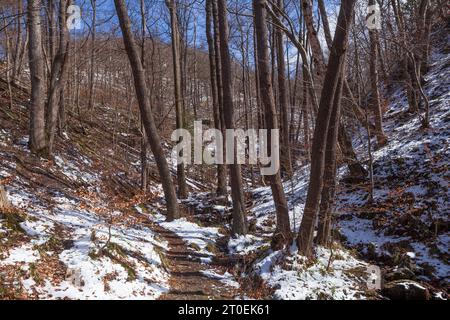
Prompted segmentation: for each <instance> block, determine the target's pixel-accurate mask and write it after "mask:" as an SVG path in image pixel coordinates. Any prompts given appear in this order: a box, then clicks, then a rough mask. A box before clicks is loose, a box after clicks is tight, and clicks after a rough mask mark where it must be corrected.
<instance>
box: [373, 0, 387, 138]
mask: <svg viewBox="0 0 450 320" xmlns="http://www.w3.org/2000/svg"><path fill="white" fill-rule="evenodd" d="M373 5H375V0H369V6H373ZM369 38H370V59H369V60H370V86H371V89H372V110H373V113H374V115H375V134H376V136H377V142H378V145H379V146H383V145H385V144H386V143H387V137H386V135H385V134H384V131H383V115H382V112H381V104H380V90H379V89H378V68H377V62H378V36H377V30H376V29H369Z"/></svg>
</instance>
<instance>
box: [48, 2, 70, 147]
mask: <svg viewBox="0 0 450 320" xmlns="http://www.w3.org/2000/svg"><path fill="white" fill-rule="evenodd" d="M66 11H67V2H66V0H61V2H60V12H59V30H60V39H59V48H58V51H57V53H56V54H55V56H54V60H53V62H52V68H51V74H50V88H49V93H48V98H47V107H46V124H45V125H46V133H47V139H48V150H49V153H50V154H52V153H53V145H54V140H55V131H56V125H57V121H58V114H59V107H60V104H59V98H60V93H61V90H62V87H63V86H64V84H65V83H64V81H65V73H66V67H67V64H66V61H67V50H68V44H69V36H68V32H67V26H66Z"/></svg>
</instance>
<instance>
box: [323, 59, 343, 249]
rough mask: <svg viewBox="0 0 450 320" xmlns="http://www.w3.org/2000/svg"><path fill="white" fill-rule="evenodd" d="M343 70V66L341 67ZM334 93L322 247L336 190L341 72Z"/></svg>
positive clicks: (327, 230)
mask: <svg viewBox="0 0 450 320" xmlns="http://www.w3.org/2000/svg"><path fill="white" fill-rule="evenodd" d="M341 68H343V69H344V65H343V66H342V67H341ZM341 74H342V76H341V78H339V81H338V84H337V87H336V91H335V93H334V98H333V111H332V113H331V118H330V124H329V127H328V134H327V146H326V149H325V169H324V177H323V188H322V195H321V199H320V208H319V227H318V232H317V243H318V244H320V245H323V246H328V245H329V244H330V232H331V221H332V211H333V204H334V195H335V190H336V167H337V165H336V154H337V152H336V150H337V137H338V130H339V118H340V113H341V94H342V83H343V81H342V77H344V70H342V71H341Z"/></svg>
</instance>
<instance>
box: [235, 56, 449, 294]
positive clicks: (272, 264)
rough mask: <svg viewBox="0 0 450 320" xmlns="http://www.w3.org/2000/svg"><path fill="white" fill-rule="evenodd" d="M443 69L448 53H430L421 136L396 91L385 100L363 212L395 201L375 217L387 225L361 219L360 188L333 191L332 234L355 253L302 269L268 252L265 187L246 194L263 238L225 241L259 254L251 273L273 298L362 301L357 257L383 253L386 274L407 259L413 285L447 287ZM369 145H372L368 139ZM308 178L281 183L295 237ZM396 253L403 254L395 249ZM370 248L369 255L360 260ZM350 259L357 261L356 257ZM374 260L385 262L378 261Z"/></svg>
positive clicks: (359, 143)
mask: <svg viewBox="0 0 450 320" xmlns="http://www.w3.org/2000/svg"><path fill="white" fill-rule="evenodd" d="M449 65H450V54H448V53H447V54H442V53H439V50H435V51H434V53H433V56H432V62H431V65H430V71H429V73H428V74H427V76H426V77H425V79H426V85H425V90H426V93H427V95H428V97H430V127H431V128H430V129H428V130H421V129H420V126H421V123H420V120H419V117H418V115H410V114H408V113H407V112H406V110H407V108H408V106H407V99H406V97H405V94H404V92H403V89H402V88H399V89H397V90H396V91H395V92H394V93H393V94H392V97H391V99H390V101H389V103H390V105H389V108H388V109H389V111H388V112H387V113H386V114H385V122H384V129H385V133H386V134H387V135H388V137H389V144H388V145H386V146H385V147H382V148H380V149H379V150H376V151H375V152H374V153H373V157H374V179H375V190H374V200H375V204H374V207H375V210H372V209H373V207H372V208H371V209H370V210H372V211H375V212H376V207H377V204H379V205H380V207H381V206H383V207H385V205H384V204H383V203H384V202H387V201H392V198H393V197H394V198H396V199H397V203H394V204H393V205H392V206H390V207H389V208H388V209H386V210H387V211H389V213H388V214H384V213H383V212H378V213H377V214H379V216H378V217H383V218H385V219H386V220H385V221H383V223H380V225H381V227H379V226H378V225H377V222H378V221H377V219H378V218H375V219H374V216H369V217H368V216H364V215H363V214H361V213H364V212H365V210H366V208H365V206H366V204H367V199H368V191H367V186H366V185H359V186H358V185H356V186H352V185H346V184H345V183H341V184H340V185H339V187H338V194H337V200H336V205H337V208H336V211H337V216H338V217H337V226H336V228H337V229H338V230H339V232H340V233H341V234H342V236H343V237H344V239H345V241H344V243H345V244H346V246H347V247H348V248H351V249H357V251H359V252H358V254H357V255H355V253H356V252H355V251H353V253H352V254H350V253H349V251H347V250H346V249H342V248H340V249H337V250H338V253H335V255H336V256H338V257H339V259H332V261H331V263H330V265H328V264H329V256H330V254H331V252H330V250H328V249H325V248H318V250H317V252H316V261H315V262H314V263H312V264H305V263H304V261H303V260H302V258H301V257H299V256H297V255H296V253H295V250H291V252H290V253H289V254H287V255H286V254H285V253H282V252H280V251H275V252H274V251H272V250H270V249H269V250H268V243H269V240H270V238H269V237H270V235H271V233H272V232H273V230H274V227H275V206H274V202H273V200H272V196H271V192H270V188H268V187H265V188H258V189H255V190H253V191H252V194H253V200H254V202H255V205H254V207H253V208H252V210H251V212H250V216H249V219H250V221H252V220H253V223H254V224H255V225H256V228H257V230H258V231H257V234H259V235H262V236H261V237H256V236H252V235H247V236H245V237H243V236H242V237H239V238H237V239H230V240H229V243H228V246H229V251H230V252H231V253H237V254H242V255H247V254H249V253H251V252H258V251H265V254H263V258H262V259H260V260H258V261H257V263H256V265H255V270H256V272H257V273H258V274H259V275H260V276H261V277H262V278H263V279H264V280H265V281H266V282H267V283H268V284H269V285H270V286H272V287H273V288H275V294H274V297H276V298H279V299H307V298H311V299H314V298H332V299H362V298H364V296H365V294H366V290H365V289H367V279H368V273H367V272H366V269H367V266H368V264H367V263H366V262H363V261H362V259H365V260H370V261H372V262H373V263H377V257H378V258H383V259H384V258H386V255H387V256H389V258H390V260H391V261H390V264H387V265H388V266H389V267H387V269H388V270H389V271H397V270H399V268H403V267H405V264H404V263H403V262H404V261H405V260H407V262H408V263H407V266H408V268H411V269H412V271H413V273H415V275H416V277H415V279H416V280H419V281H425V282H428V281H430V280H438V281H440V283H441V284H442V285H444V286H445V283H447V284H448V280H449V278H450V266H449V263H448V261H449V248H450V233H449V231H448V228H446V227H445V226H448V223H449V221H448V218H449V213H450V211H449V208H448V203H450V194H449V191H448V180H449V176H448V160H449V158H450V157H449V153H450V148H449V140H448V139H449V136H450V128H449V116H450V102H449V101H450V68H449ZM364 134H365V132H364V131H361V132H360V133H359V134H358V135H357V136H358V137H357V138H356V139H354V145H355V148H356V150H357V152H358V156H359V157H360V159H362V160H363V163H365V165H367V158H368V157H367V150H366V147H367V141H366V140H367V138H366V136H364ZM372 143H373V145H374V144H375V141H372ZM346 173H347V170H346V169H345V168H344V167H342V168H341V169H340V170H339V176H340V177H341V178H343V177H344V176H345V175H346ZM308 180H309V167H308V166H305V167H303V168H301V169H299V170H297V171H296V173H295V175H294V177H293V178H292V179H291V180H287V181H285V182H284V189H285V192H286V195H287V198H288V203H289V214H290V219H291V229H292V231H293V232H297V231H298V228H299V225H300V222H301V219H302V213H303V208H304V203H305V200H306V193H307V186H308ZM411 194H412V197H413V199H414V201H413V205H411V206H410V207H406V208H405V206H401V205H400V203H401V204H403V203H402V200H404V199H405V198H407V197H408V196H411ZM389 199H390V200H389ZM407 209H408V210H412V212H415V211H414V210H416V212H420V214H419V216H418V217H417V219H415V217H414V214H413V215H411V214H409V213H408V214H406V212H405V211H406V210H407ZM370 210H369V211H370ZM366 211H367V210H366ZM402 217H404V219H411V221H412V222H411V224H412V226H411V228H409V229H406V228H405V229H403V226H402V221H404V220H402ZM416 220H417V222H416ZM419 222H420V223H419ZM418 224H419V227H420V224H423V226H422V227H423V229H425V230H426V232H421V230H420V228H418ZM442 229H443V230H442ZM408 231H410V232H408ZM414 233H419V234H418V235H417V234H414ZM392 248H394V249H395V250H392ZM399 248H402V250H398V249H399ZM370 250H372V251H374V253H375V255H372V256H367V253H368V251H370ZM335 251H336V250H335ZM397 255H400V257H398V256H397ZM356 256H359V257H360V258H355V257H356ZM281 257H283V259H282V258H281ZM396 259H397V260H398V261H397V260H396ZM378 261H379V262H380V263H381V264H384V263H385V262H384V261H383V260H381V261H380V260H378ZM280 264H281V265H280ZM392 264H394V265H392ZM327 266H328V268H327ZM327 269H328V270H327ZM356 270H358V272H355V271H356Z"/></svg>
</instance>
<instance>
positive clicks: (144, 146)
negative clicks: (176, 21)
mask: <svg viewBox="0 0 450 320" xmlns="http://www.w3.org/2000/svg"><path fill="white" fill-rule="evenodd" d="M140 10H141V34H142V43H141V61H142V66H143V68H144V72H145V69H146V63H145V36H146V29H147V24H146V20H145V1H144V0H141V1H140ZM139 123H140V127H141V135H142V137H141V190H142V191H143V192H146V191H147V184H148V181H147V180H148V165H147V160H148V159H147V153H148V141H147V133H146V132H145V127H144V124H143V122H142V119H140V121H139Z"/></svg>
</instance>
